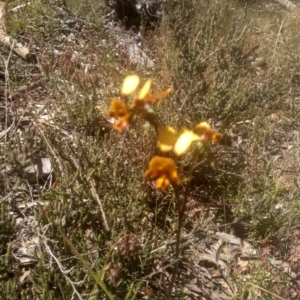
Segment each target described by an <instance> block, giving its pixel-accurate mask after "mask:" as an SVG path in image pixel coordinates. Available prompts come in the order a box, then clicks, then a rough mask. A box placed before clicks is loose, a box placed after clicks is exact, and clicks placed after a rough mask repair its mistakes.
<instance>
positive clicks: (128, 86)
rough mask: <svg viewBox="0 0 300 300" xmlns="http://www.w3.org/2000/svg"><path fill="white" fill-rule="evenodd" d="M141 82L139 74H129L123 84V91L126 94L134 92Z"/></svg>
mask: <svg viewBox="0 0 300 300" xmlns="http://www.w3.org/2000/svg"><path fill="white" fill-rule="evenodd" d="M139 83H140V78H139V76H137V75H129V76H127V77H126V78H125V79H124V81H123V85H122V90H121V93H122V94H123V95H125V96H128V95H130V94H131V93H133V92H134V91H135V90H136V88H137V87H138V85H139Z"/></svg>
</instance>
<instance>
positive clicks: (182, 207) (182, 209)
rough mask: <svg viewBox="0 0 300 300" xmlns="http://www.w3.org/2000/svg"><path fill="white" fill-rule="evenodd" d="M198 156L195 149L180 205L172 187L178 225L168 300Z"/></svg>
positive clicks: (176, 191)
mask: <svg viewBox="0 0 300 300" xmlns="http://www.w3.org/2000/svg"><path fill="white" fill-rule="evenodd" d="M198 154H199V151H197V149H195V151H194V153H193V158H192V160H191V166H190V170H189V177H188V178H189V181H188V182H187V185H186V189H185V193H184V198H183V201H182V203H181V201H180V187H174V191H175V198H176V202H177V207H178V225H177V232H176V250H175V261H176V263H175V265H174V270H173V273H172V278H171V282H170V286H169V290H168V297H167V299H168V300H171V299H172V298H171V296H172V289H173V286H174V283H175V279H176V275H177V272H178V264H179V254H180V242H181V229H182V226H183V221H184V215H185V210H186V204H187V199H188V195H189V191H190V187H191V179H192V175H193V173H194V166H195V160H196V158H197V156H198Z"/></svg>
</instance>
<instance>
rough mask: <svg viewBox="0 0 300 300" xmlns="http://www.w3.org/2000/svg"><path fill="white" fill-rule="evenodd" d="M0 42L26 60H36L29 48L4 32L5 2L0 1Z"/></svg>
mask: <svg viewBox="0 0 300 300" xmlns="http://www.w3.org/2000/svg"><path fill="white" fill-rule="evenodd" d="M0 43H1V44H3V45H5V46H6V47H8V48H9V49H12V51H13V52H14V53H15V54H16V55H18V56H20V57H21V58H22V59H24V60H26V61H27V62H35V63H36V62H37V59H36V56H35V55H34V54H32V53H30V51H29V49H28V48H27V47H25V46H23V45H22V44H21V43H18V42H17V41H16V40H14V39H12V38H11V37H10V36H9V35H8V34H7V33H6V27H5V3H4V2H2V1H1V2H0Z"/></svg>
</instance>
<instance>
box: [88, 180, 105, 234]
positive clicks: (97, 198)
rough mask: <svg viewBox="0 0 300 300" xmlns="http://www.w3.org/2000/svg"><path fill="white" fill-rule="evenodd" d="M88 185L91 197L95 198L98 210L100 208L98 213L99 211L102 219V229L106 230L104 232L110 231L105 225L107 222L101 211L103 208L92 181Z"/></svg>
mask: <svg viewBox="0 0 300 300" xmlns="http://www.w3.org/2000/svg"><path fill="white" fill-rule="evenodd" d="M90 185H91V191H92V195H93V196H94V197H95V199H96V200H97V202H98V204H99V208H100V211H101V214H102V219H103V223H104V227H105V229H106V231H110V229H109V226H108V223H107V220H106V216H105V213H104V210H103V206H102V203H101V200H100V198H99V196H98V194H97V192H96V189H95V182H94V181H93V180H91V181H90Z"/></svg>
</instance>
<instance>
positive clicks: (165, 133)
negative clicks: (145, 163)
mask: <svg viewBox="0 0 300 300" xmlns="http://www.w3.org/2000/svg"><path fill="white" fill-rule="evenodd" d="M176 139H177V134H176V131H175V130H174V129H173V128H172V127H170V126H167V127H165V128H163V129H162V130H160V132H159V133H158V137H157V147H158V148H159V149H160V151H162V152H168V151H171V150H172V148H173V146H174V144H175V142H176Z"/></svg>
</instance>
